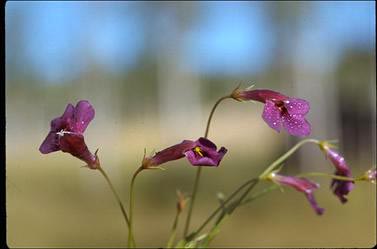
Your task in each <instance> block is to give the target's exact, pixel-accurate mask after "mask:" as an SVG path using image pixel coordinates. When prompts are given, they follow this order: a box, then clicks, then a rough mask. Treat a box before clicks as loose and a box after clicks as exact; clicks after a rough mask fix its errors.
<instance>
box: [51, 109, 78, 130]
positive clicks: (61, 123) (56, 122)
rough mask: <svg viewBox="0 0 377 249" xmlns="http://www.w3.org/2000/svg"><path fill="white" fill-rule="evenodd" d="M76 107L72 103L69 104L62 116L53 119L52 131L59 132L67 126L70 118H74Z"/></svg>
mask: <svg viewBox="0 0 377 249" xmlns="http://www.w3.org/2000/svg"><path fill="white" fill-rule="evenodd" d="M74 110H75V108H74V107H73V105H72V104H68V105H67V107H66V108H65V111H64V113H63V115H62V116H60V117H58V118H55V119H53V120H52V121H51V124H50V125H51V131H52V132H58V131H60V130H62V129H64V128H66V126H69V123H70V120H71V119H72V118H73V113H74Z"/></svg>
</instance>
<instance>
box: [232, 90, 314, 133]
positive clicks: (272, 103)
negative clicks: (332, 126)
mask: <svg viewBox="0 0 377 249" xmlns="http://www.w3.org/2000/svg"><path fill="white" fill-rule="evenodd" d="M231 96H232V98H233V99H235V100H238V101H248V100H254V101H258V102H262V103H264V110H263V114H262V118H263V120H264V121H265V122H266V123H267V124H268V125H269V126H270V127H271V128H272V129H274V130H276V131H277V132H280V130H281V128H282V127H284V128H285V129H286V130H287V132H288V133H289V134H291V135H293V136H300V137H301V136H308V135H310V132H311V126H310V124H309V122H308V121H307V120H306V119H305V115H306V114H307V113H308V112H309V109H310V106H309V102H308V101H306V100H303V99H298V98H291V97H288V96H285V95H283V94H281V93H279V92H275V91H271V90H267V89H256V90H240V89H239V88H236V89H235V90H234V91H233V93H232V95H231Z"/></svg>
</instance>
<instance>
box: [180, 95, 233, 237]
mask: <svg viewBox="0 0 377 249" xmlns="http://www.w3.org/2000/svg"><path fill="white" fill-rule="evenodd" d="M228 98H231V96H230V95H227V96H224V97H221V98H219V99H218V100H217V101H216V103H215V105H214V106H213V107H212V110H211V112H210V114H209V117H208V121H207V126H206V130H205V133H204V137H205V138H207V137H208V133H209V128H210V127H211V121H212V117H213V114H214V113H215V110H216V108H217V106H218V105H219V104H220V103H221V101H223V100H225V99H228ZM201 173H202V167H198V169H197V171H196V176H195V182H194V187H193V190H192V194H191V201H190V206H189V209H188V213H187V218H186V224H185V229H184V237H186V236H187V233H188V230H189V227H190V221H191V215H192V210H193V209H194V203H195V199H196V193H197V192H198V188H199V180H200V176H201Z"/></svg>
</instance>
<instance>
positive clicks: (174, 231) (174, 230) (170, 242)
mask: <svg viewBox="0 0 377 249" xmlns="http://www.w3.org/2000/svg"><path fill="white" fill-rule="evenodd" d="M179 215H180V211H178V210H177V212H176V214H175V218H174V223H173V226H172V228H171V232H170V237H169V240H168V244H167V246H166V248H172V247H173V244H174V240H175V235H176V234H177V226H178V220H179Z"/></svg>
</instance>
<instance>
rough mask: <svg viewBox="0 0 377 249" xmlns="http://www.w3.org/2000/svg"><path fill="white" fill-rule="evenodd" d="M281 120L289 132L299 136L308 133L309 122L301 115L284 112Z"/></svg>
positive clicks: (307, 134) (309, 129)
mask: <svg viewBox="0 0 377 249" xmlns="http://www.w3.org/2000/svg"><path fill="white" fill-rule="evenodd" d="M282 120H283V126H284V128H285V129H286V130H287V132H288V133H289V134H291V135H293V136H299V137H305V136H309V135H310V132H311V127H310V124H309V122H308V121H307V120H306V119H305V118H304V117H303V116H302V115H300V114H292V115H290V114H288V113H284V114H283V117H282Z"/></svg>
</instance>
